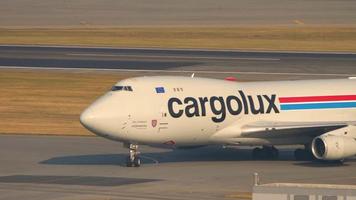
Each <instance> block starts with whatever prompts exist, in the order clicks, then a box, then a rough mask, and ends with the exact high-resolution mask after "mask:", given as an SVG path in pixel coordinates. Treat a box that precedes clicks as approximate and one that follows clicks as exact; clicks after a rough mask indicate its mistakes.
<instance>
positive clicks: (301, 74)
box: [0, 66, 356, 78]
mask: <svg viewBox="0 0 356 200" xmlns="http://www.w3.org/2000/svg"><path fill="white" fill-rule="evenodd" d="M0 69H43V70H87V71H116V72H161V73H190V74H191V73H201V74H243V75H285V76H290V75H295V76H337V77H346V78H348V77H356V74H335V73H325V74H322V73H298V72H297V73H294V72H251V71H245V72H244V71H241V72H238V71H210V70H207V71H202V70H162V69H157V70H155V69H98V68H69V67H68V68H66V67H26V66H0Z"/></svg>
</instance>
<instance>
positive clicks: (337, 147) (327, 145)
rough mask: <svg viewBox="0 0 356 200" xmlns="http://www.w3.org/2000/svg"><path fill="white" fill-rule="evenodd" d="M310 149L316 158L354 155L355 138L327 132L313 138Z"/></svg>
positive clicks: (324, 158)
mask: <svg viewBox="0 0 356 200" xmlns="http://www.w3.org/2000/svg"><path fill="white" fill-rule="evenodd" d="M311 149H312V152H313V154H314V156H315V157H316V158H317V159H321V160H342V159H344V158H347V157H351V156H354V155H356V140H355V139H354V138H352V137H347V136H339V135H331V134H329V133H327V134H324V135H321V136H318V137H316V138H314V139H313V142H312V146H311Z"/></svg>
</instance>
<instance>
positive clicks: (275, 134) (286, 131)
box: [240, 121, 356, 138]
mask: <svg viewBox="0 0 356 200" xmlns="http://www.w3.org/2000/svg"><path fill="white" fill-rule="evenodd" d="M348 125H356V122H353V121H350V122H256V123H250V124H246V125H244V126H242V127H241V134H240V137H250V138H280V137H292V136H297V135H298V136H302V135H303V136H309V137H316V136H319V135H322V134H324V133H326V132H329V131H333V130H336V129H339V128H343V127H346V126H348Z"/></svg>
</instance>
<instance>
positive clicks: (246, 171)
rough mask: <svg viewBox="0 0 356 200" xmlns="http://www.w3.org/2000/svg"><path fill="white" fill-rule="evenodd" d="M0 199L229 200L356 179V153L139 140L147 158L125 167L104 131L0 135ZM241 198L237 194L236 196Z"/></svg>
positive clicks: (355, 181) (121, 152) (124, 151)
mask: <svg viewBox="0 0 356 200" xmlns="http://www.w3.org/2000/svg"><path fill="white" fill-rule="evenodd" d="M0 146H1V149H2V151H1V152H0V163H1V165H0V194H1V195H0V199H4V200H5V199H6V200H11V199H14V200H15V199H16V200H17V199H30V200H31V199H36V200H41V199H61V200H62V199H63V200H67V199H76V200H81V199H231V197H234V198H235V199H236V197H238V196H239V195H242V194H244V193H243V192H250V191H251V189H252V184H253V183H252V176H253V173H254V172H258V173H259V174H260V176H261V182H262V183H270V182H292V183H301V182H305V183H326V184H353V185H354V184H356V177H355V176H354V175H353V174H354V173H353V172H354V171H355V169H356V163H355V159H350V160H348V161H347V162H346V164H344V165H341V166H340V165H338V164H327V163H316V162H306V161H294V160H293V156H292V155H293V151H292V150H291V149H288V148H285V149H281V150H280V151H281V157H280V159H278V160H273V161H272V160H271V161H256V160H252V159H251V150H250V149H246V148H221V147H219V146H212V147H203V148H198V149H190V150H167V149H156V148H152V147H147V146H140V150H141V152H142V158H143V159H142V161H143V164H142V166H141V167H139V168H127V167H125V157H126V155H127V149H125V148H123V147H122V145H121V144H120V143H117V142H113V141H109V140H106V139H103V138H99V137H70V136H68V137H63V136H24V135H12V136H6V135H1V136H0ZM237 199H239V198H237Z"/></svg>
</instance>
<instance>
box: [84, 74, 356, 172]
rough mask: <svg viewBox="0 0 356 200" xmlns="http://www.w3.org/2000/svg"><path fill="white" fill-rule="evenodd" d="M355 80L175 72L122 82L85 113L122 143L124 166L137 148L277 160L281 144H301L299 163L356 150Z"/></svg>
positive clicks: (134, 161) (99, 130)
mask: <svg viewBox="0 0 356 200" xmlns="http://www.w3.org/2000/svg"><path fill="white" fill-rule="evenodd" d="M355 92H356V80H355V79H353V80H352V79H338V80H300V81H275V82H272V81H271V82H235V81H231V80H230V79H228V80H218V79H208V78H191V77H176V76H153V77H137V78H130V79H126V80H122V81H120V82H118V83H117V84H115V85H114V86H113V87H112V89H111V91H109V92H107V93H106V94H105V95H104V96H102V97H100V98H99V99H97V100H96V101H95V102H94V103H93V104H92V105H90V106H89V107H88V108H87V109H86V110H85V111H84V112H83V113H82V114H81V116H80V121H81V123H82V124H83V126H84V127H86V128H87V129H89V130H90V131H92V132H93V133H95V134H97V135H99V136H102V137H105V138H108V139H112V140H116V141H121V142H123V143H124V145H125V146H126V147H127V148H128V149H129V156H128V159H127V166H130V167H131V166H136V167H138V166H140V164H141V161H140V158H139V152H138V146H139V144H146V145H152V146H162V147H172V148H186V147H198V146H205V145H213V144H221V145H238V146H256V148H255V149H254V150H253V157H255V158H258V159H259V158H277V157H278V150H277V148H276V147H275V146H279V145H304V147H305V148H303V149H297V150H295V158H296V159H298V160H303V159H309V158H312V157H315V158H316V159H320V160H344V159H345V158H348V157H351V156H354V155H355V154H356V93H355Z"/></svg>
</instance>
